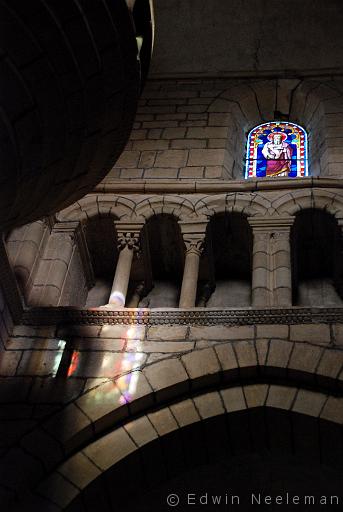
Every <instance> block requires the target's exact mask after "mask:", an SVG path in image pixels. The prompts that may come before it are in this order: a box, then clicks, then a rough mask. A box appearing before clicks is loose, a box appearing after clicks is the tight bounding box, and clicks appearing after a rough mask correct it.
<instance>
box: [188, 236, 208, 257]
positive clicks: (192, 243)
mask: <svg viewBox="0 0 343 512" xmlns="http://www.w3.org/2000/svg"><path fill="white" fill-rule="evenodd" d="M183 241H184V243H185V246H186V254H189V253H192V252H193V253H195V254H197V255H198V256H200V255H201V253H202V251H203V250H204V245H205V240H204V239H203V238H190V237H189V236H188V237H186V238H185V237H184V239H183Z"/></svg>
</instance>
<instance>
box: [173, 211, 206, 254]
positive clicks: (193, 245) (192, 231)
mask: <svg viewBox="0 0 343 512" xmlns="http://www.w3.org/2000/svg"><path fill="white" fill-rule="evenodd" d="M178 224H179V226H180V229H181V233H182V237H183V241H184V244H185V246H186V253H190V252H195V253H196V254H198V255H200V254H201V253H202V251H203V249H204V244H205V237H206V228H207V224H208V222H207V220H203V219H200V220H198V219H192V220H187V221H179V223H178Z"/></svg>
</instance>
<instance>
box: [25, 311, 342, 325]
mask: <svg viewBox="0 0 343 512" xmlns="http://www.w3.org/2000/svg"><path fill="white" fill-rule="evenodd" d="M22 323H23V324H25V325H61V324H75V325H106V324H112V325H114V324H119V325H120V324H121V325H132V324H147V325H200V326H201V325H229V326H235V325H237V326H239V325H255V324H317V323H326V324H329V323H330V324H331V323H343V308H301V307H294V308H288V309H281V308H269V309H235V310H232V309H207V308H194V309H193V310H192V309H191V310H190V309H187V310H182V309H173V310H172V309H164V310H162V309H158V310H154V309H125V310H123V309H121V310H102V309H92V310H89V309H76V308H62V307H59V308H53V307H51V308H32V309H30V310H26V311H25V312H24V315H23V318H22Z"/></svg>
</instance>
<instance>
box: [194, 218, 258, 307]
mask: <svg viewBox="0 0 343 512" xmlns="http://www.w3.org/2000/svg"><path fill="white" fill-rule="evenodd" d="M251 253H252V236H251V230H250V226H249V224H248V222H247V220H246V218H245V217H244V216H242V215H240V214H238V213H231V214H217V215H215V216H214V217H212V218H211V220H210V222H209V224H208V228H207V233H206V250H205V254H204V258H203V259H202V263H201V269H200V283H199V286H198V290H199V293H198V305H205V304H204V303H203V301H202V294H203V290H204V287H209V288H210V290H211V291H212V293H211V294H210V297H209V298H208V300H207V301H206V306H207V307H246V306H250V305H251ZM206 268H207V271H206ZM206 274H207V280H206Z"/></svg>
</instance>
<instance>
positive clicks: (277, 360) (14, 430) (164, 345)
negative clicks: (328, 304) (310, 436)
mask: <svg viewBox="0 0 343 512" xmlns="http://www.w3.org/2000/svg"><path fill="white" fill-rule="evenodd" d="M61 340H64V341H65V342H66V345H65V347H64V348H63V346H64V345H61ZM342 346H343V331H342V328H341V325H340V324H331V325H330V324H324V323H322V324H298V325H286V324H284V325H268V324H264V325H257V326H241V327H228V326H224V325H218V326H207V327H199V326H196V325H192V324H190V325H188V326H187V325H185V326H182V325H179V326H173V327H171V326H167V325H155V326H144V325H139V324H136V325H135V324H133V325H131V326H130V325H129V326H123V325H122V326H120V325H117V326H111V325H103V326H77V325H75V326H64V327H63V326H61V327H58V328H56V327H55V326H51V327H33V326H32V327H28V326H26V327H25V326H18V327H15V329H14V331H13V334H12V336H10V337H9V338H8V340H7V341H6V343H5V352H4V354H5V355H6V357H3V358H2V359H1V364H0V376H1V381H2V386H1V393H0V398H1V401H2V403H3V406H2V429H3V435H2V438H1V439H2V453H3V461H2V462H3V464H4V465H5V466H6V465H7V469H6V473H5V474H4V475H3V477H2V485H3V486H6V488H7V489H8V490H9V489H12V492H13V494H14V493H15V490H16V491H18V492H24V490H25V489H26V488H27V486H28V485H35V483H36V482H38V481H39V480H41V479H42V478H44V477H45V476H47V475H49V474H50V472H51V471H52V470H53V469H54V468H55V467H56V466H57V465H58V464H60V463H62V462H63V460H64V459H65V457H66V456H67V457H69V456H71V455H72V454H73V453H76V452H77V451H78V449H79V448H80V447H81V446H88V445H89V448H87V449H86V452H85V453H86V454H89V456H90V458H91V459H93V455H91V454H93V453H94V449H95V448H94V449H93V447H92V445H91V444H89V443H91V442H92V440H93V438H94V435H96V436H98V437H99V436H100V438H101V439H103V441H102V442H104V443H105V444H106V437H105V438H102V437H101V436H102V435H103V434H104V432H106V431H107V430H108V429H109V428H110V429H113V428H114V427H115V426H116V425H117V424H118V422H119V423H120V422H123V421H124V422H127V421H129V422H130V417H131V416H132V415H135V416H137V415H138V416H139V417H140V416H141V415H142V414H143V413H150V412H151V413H153V411H154V410H155V409H156V407H157V408H159V407H161V406H162V405H163V404H168V403H170V401H175V400H178V401H180V400H181V401H182V400H184V399H185V398H188V401H189V397H190V396H194V395H198V394H199V393H200V392H204V391H205V390H206V392H208V390H211V389H217V388H218V389H223V391H222V393H223V397H224V402H225V404H226V405H225V407H226V409H227V411H228V412H230V411H231V412H232V411H234V410H238V409H240V408H241V407H243V408H246V407H253V406H254V404H255V405H257V402H258V403H259V404H260V405H263V404H264V405H265V406H267V405H268V406H271V407H276V408H281V409H283V408H286V409H290V410H292V411H294V412H301V413H305V414H308V415H309V416H313V417H320V418H322V419H326V420H330V421H336V422H340V421H342V419H343V403H342V399H341V398H337V396H340V394H341V392H342V382H343V351H342ZM237 383H239V388H237V389H236V387H237ZM243 383H245V385H246V386H247V387H246V388H245V390H244V391H243V392H242V388H241V386H242V384H243ZM287 386H288V387H287ZM289 386H290V387H289ZM227 388H228V389H227ZM235 389H236V390H235ZM318 393H319V394H318ZM333 395H334V396H333ZM335 396H336V397H335ZM194 400H195V402H196V404H198V406H197V409H198V408H199V410H200V411H201V410H203V411H204V414H205V416H206V417H209V416H211V414H212V413H210V410H212V407H214V409H213V411H212V412H213V413H214V414H216V413H215V411H216V410H217V409H216V403H217V402H216V399H215V397H213V400H214V402H213V400H212V399H211V400H212V402H211V400H210V402H208V401H207V399H205V398H204V403H203V402H202V399H201V398H200V397H199V398H194ZM202 403H203V405H202ZM211 403H212V405H211V407H210V404H211ZM205 404H207V405H205ZM239 404H240V405H239ZM217 405H218V407H219V409H218V413H219V410H221V406H220V404H219V403H218V404H217ZM180 407H182V406H181V405H180ZM203 407H204V409H203ZM208 407H210V409H208V412H207V413H205V410H207V408H208ZM237 408H238V409H237ZM141 421H143V422H144V421H145V420H144V419H143V418H142V419H141ZM129 424H131V423H129ZM163 424H164V425H165V423H162V424H161V429H162V425H163ZM161 434H162V431H161ZM117 435H119V434H115V436H117ZM117 442H119V440H118V441H116V443H117ZM115 446H116V447H117V448H118V449H119V445H117V444H115ZM117 448H116V449H117ZM8 450H9V451H8ZM96 453H98V456H97V458H96V461H98V463H99V464H98V465H100V466H101V467H103V468H104V469H105V468H106V467H107V463H106V462H105V461H104V459H102V457H103V455H102V450H101V449H100V448H96ZM110 453H112V454H114V453H116V452H115V451H114V452H113V451H112V452H110ZM78 457H80V456H78ZM99 457H100V458H99ZM71 460H73V459H71ZM94 460H95V459H94ZM113 460H114V459H113ZM111 461H112V459H111ZM70 463H71V462H70ZM70 463H68V464H70ZM108 463H110V462H108ZM65 467H67V466H65ZM68 467H69V466H68ZM79 469H80V468H75V474H74V477H73V478H72V480H73V481H74V478H76V479H77V478H82V479H83V482H84V483H83V484H82V486H81V487H82V488H83V486H84V485H86V483H88V482H89V481H90V480H91V479H92V478H93V476H91V475H89V476H88V477H86V474H85V473H82V472H80V471H79ZM65 471H66V469H60V470H59V476H58V478H61V473H62V475H64V474H65ZM68 474H69V473H68ZM78 475H79V476H78ZM82 475H83V476H82ZM56 478H57V477H56V476H54V478H53V480H52V481H51V480H49V481H50V483H49V484H44V485H43V486H42V487H41V489H40V491H39V494H43V495H44V496H45V497H46V498H47V499H48V501H50V500H51V499H52V501H53V502H55V503H58V504H60V506H62V505H63V506H65V505H66V504H67V503H68V501H69V500H70V499H71V497H72V496H75V495H76V494H77V492H76V491H75V490H73V492H72V493H71V495H69V494H68V492H67V493H66V491H65V490H63V486H64V484H63V485H62V488H60V487H59V486H58V484H57V483H56ZM62 480H63V482H64V477H62ZM63 482H62V483H63ZM46 485H47V487H46ZM65 485H67V484H65ZM47 489H49V491H47ZM51 493H52V494H51ZM52 496H53V497H52ZM5 503H6V501H5ZM38 510H40V509H38ZM42 510H49V509H48V508H47V509H44V507H43V508H42Z"/></svg>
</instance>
